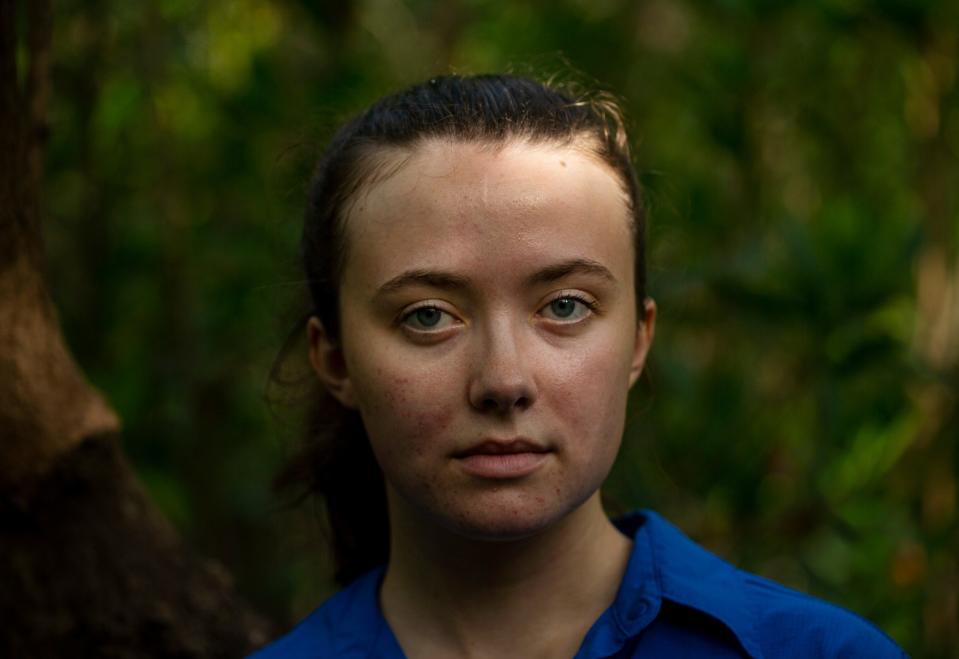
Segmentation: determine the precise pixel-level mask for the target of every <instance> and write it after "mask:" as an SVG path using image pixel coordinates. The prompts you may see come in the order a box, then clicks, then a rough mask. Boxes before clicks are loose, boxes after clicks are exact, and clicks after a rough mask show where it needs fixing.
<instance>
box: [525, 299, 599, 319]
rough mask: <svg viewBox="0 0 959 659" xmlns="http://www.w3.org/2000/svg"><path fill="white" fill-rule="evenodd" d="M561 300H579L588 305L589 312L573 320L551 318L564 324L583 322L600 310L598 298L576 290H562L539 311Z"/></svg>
mask: <svg viewBox="0 0 959 659" xmlns="http://www.w3.org/2000/svg"><path fill="white" fill-rule="evenodd" d="M559 300H573V301H575V302H579V303H580V304H582V305H583V306H585V307H586V309H587V313H586V315H584V316H583V317H582V318H577V319H575V320H572V321H563V320H553V319H550V320H552V322H556V323H560V324H563V325H574V324H576V323H578V322H581V321H583V320H586V319H587V318H589V317H590V316H592V315H593V314H595V313H597V312H598V311H599V303H598V302H597V301H596V300H594V299H593V298H591V297H587V296H585V295H583V294H582V293H579V292H576V291H562V292H560V293H559V294H558V295H556V296H555V297H553V298H552V299H550V300H548V301H547V302H546V303H545V304H544V305H543V306H542V307H540V311H539V312H540V313H542V311H543V309H546V308H548V307H549V306H550V305H551V304H553V303H554V302H557V301H559Z"/></svg>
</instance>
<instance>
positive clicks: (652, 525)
mask: <svg viewBox="0 0 959 659" xmlns="http://www.w3.org/2000/svg"><path fill="white" fill-rule="evenodd" d="M630 517H633V516H630ZM634 519H635V520H636V521H638V524H639V528H638V531H641V532H643V533H645V534H647V536H648V538H649V542H650V545H651V548H652V560H653V562H654V563H655V565H656V576H657V579H658V581H659V587H660V588H661V593H662V598H663V600H666V601H669V602H670V603H672V604H674V605H678V606H679V607H682V608H685V609H686V610H688V611H691V612H695V614H696V615H697V616H701V615H703V614H705V615H706V616H708V617H709V618H712V619H713V620H714V621H716V622H719V623H720V624H721V625H722V626H723V627H725V628H726V629H727V630H728V631H729V632H731V633H732V634H733V635H734V636H735V638H736V639H737V641H738V643H739V645H741V646H742V649H743V650H744V651H745V652H746V654H747V655H748V656H751V657H754V658H755V659H760V658H761V659H791V658H793V657H795V658H796V659H799V658H800V657H801V658H802V659H808V658H815V657H821V658H823V659H827V658H833V657H844V658H846V657H848V658H850V659H854V658H857V657H862V658H864V659H865V658H867V657H868V658H869V659H885V658H887V657H889V658H896V659H901V658H902V657H904V656H905V653H904V652H903V651H902V650H901V649H900V648H899V646H897V645H896V643H895V642H894V641H892V639H890V638H889V637H888V636H886V634H884V633H883V632H882V631H881V630H880V629H879V628H878V627H876V626H875V625H873V624H872V623H870V622H868V621H867V620H865V619H864V618H861V617H860V616H858V615H856V614H854V613H852V612H850V611H848V610H846V609H844V608H842V607H839V606H836V605H834V604H830V603H828V602H825V601H823V600H820V599H817V598H815V597H812V596H810V595H806V594H803V593H800V592H798V591H796V590H793V589H791V588H787V587H785V586H782V585H780V584H777V583H775V582H773V581H770V580H769V579H765V578H763V577H760V576H757V575H754V574H750V573H748V572H745V571H743V570H740V569H738V568H736V567H734V566H732V565H730V564H729V563H727V562H726V561H724V560H722V559H721V558H719V557H718V556H716V555H714V554H712V553H710V552H709V551H707V550H706V549H704V548H703V547H701V546H699V545H697V544H696V543H695V542H693V541H692V540H690V539H689V538H688V537H686V536H685V535H684V534H683V533H682V532H681V531H680V530H679V529H677V528H676V527H675V526H673V525H672V524H670V523H669V522H667V521H666V520H664V519H663V518H662V517H660V516H659V515H657V514H655V513H652V512H648V511H643V512H642V513H641V514H640V515H639V516H637V517H636V518H634ZM634 523H636V522H634ZM638 537H639V536H638V534H637V538H638ZM690 619H692V618H690Z"/></svg>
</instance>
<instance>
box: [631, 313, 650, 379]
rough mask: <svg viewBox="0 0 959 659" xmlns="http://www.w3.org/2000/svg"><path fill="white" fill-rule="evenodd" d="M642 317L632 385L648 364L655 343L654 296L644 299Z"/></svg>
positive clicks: (634, 345) (634, 347) (636, 342)
mask: <svg viewBox="0 0 959 659" xmlns="http://www.w3.org/2000/svg"><path fill="white" fill-rule="evenodd" d="M640 314H641V317H640V318H639V319H637V320H638V322H637V323H636V341H635V343H634V344H633V360H632V364H631V365H630V369H629V386H630V387H632V386H633V385H634V384H636V381H637V380H639V376H640V375H642V373H643V368H644V367H645V365H646V355H647V354H649V347H650V346H651V345H652V343H653V337H654V336H655V334H656V302H655V301H654V300H653V299H652V298H646V299H645V300H643V306H642V308H641V309H640Z"/></svg>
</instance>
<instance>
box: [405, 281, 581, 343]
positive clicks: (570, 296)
mask: <svg viewBox="0 0 959 659" xmlns="http://www.w3.org/2000/svg"><path fill="white" fill-rule="evenodd" d="M559 300H573V301H574V302H579V303H580V304H582V305H583V306H584V307H586V310H587V313H586V314H585V315H583V316H582V317H581V318H576V319H574V320H570V321H564V320H562V319H547V320H549V321H550V322H554V323H557V324H560V325H575V324H576V323H579V322H582V321H583V320H586V319H587V318H589V317H590V316H592V315H594V314H595V313H597V312H598V310H599V304H598V302H597V301H596V300H594V299H592V298H590V297H587V296H585V295H583V294H582V293H578V292H574V291H562V292H560V293H559V294H558V295H556V296H555V297H553V298H551V299H550V300H548V301H547V302H545V303H544V304H543V306H541V307H540V308H539V311H537V313H539V314H541V313H542V312H543V310H544V309H547V308H548V307H549V306H550V305H551V304H553V303H554V302H557V301H559ZM424 309H432V310H435V311H438V312H439V313H440V314H443V315H445V316H448V317H449V318H452V319H453V320H455V321H459V319H458V318H456V316H454V315H453V314H452V313H450V312H449V311H446V310H445V309H443V308H442V307H440V306H438V305H436V304H431V303H429V302H426V303H424V304H420V305H418V306H415V307H413V308H412V309H409V310H408V311H405V312H403V313H402V314H400V316H399V317H398V318H397V321H396V323H397V325H400V326H403V327H405V328H406V329H408V330H410V331H412V332H416V333H418V334H423V335H425V334H438V333H439V332H440V331H441V330H442V329H446V328H445V327H443V328H439V329H433V330H431V329H420V328H416V327H410V326H409V324H408V321H409V319H410V318H412V317H413V315H414V314H416V313H417V312H419V311H423V310H424ZM441 320H442V318H441ZM459 322H460V323H462V321H459Z"/></svg>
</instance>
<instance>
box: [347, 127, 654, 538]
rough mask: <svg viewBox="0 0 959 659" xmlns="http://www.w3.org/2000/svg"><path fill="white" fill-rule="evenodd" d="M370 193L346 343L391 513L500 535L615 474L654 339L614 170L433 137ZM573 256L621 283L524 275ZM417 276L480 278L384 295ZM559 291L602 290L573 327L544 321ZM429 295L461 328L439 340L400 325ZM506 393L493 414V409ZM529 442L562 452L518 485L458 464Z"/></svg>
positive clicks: (353, 222) (576, 152) (354, 267)
mask: <svg viewBox="0 0 959 659" xmlns="http://www.w3.org/2000/svg"><path fill="white" fill-rule="evenodd" d="M407 155H409V154H403V157H406V156H407ZM557 162H558V164H559V165H560V166H557ZM361 195H362V203H357V204H356V206H354V209H353V212H352V213H351V215H350V216H349V218H348V223H347V238H348V241H349V244H350V251H349V260H348V262H347V264H346V267H345V271H344V276H343V282H342V288H341V295H340V297H341V300H342V302H341V324H342V329H343V331H342V336H343V337H344V338H343V345H342V350H343V356H344V359H345V364H346V372H347V383H348V386H349V387H350V389H351V391H352V392H353V396H354V399H355V405H356V407H357V408H358V409H359V411H360V414H361V416H362V418H363V421H364V424H365V426H366V429H367V432H368V434H369V437H370V441H371V443H372V446H373V450H374V453H375V455H376V457H377V460H378V461H379V463H380V466H381V468H382V470H383V473H384V476H385V478H386V479H387V482H388V485H389V486H390V487H389V488H388V492H389V496H390V497H391V501H390V511H391V515H393V516H394V517H395V516H397V515H401V516H406V517H409V518H410V519H413V518H417V519H424V518H425V519H428V520H431V523H435V524H437V525H439V526H441V527H443V528H446V529H449V530H452V531H454V532H456V533H458V534H461V535H464V536H467V537H471V538H477V539H503V540H506V539H511V538H520V537H526V536H529V535H531V534H534V533H536V532H537V531H539V530H541V529H543V528H546V527H548V526H549V525H551V524H553V523H555V522H556V521H557V520H559V519H562V518H563V517H564V516H566V515H567V514H569V512H570V511H572V510H574V509H576V508H577V507H578V506H580V505H582V504H583V503H584V502H585V501H586V500H588V499H589V498H590V497H593V496H595V495H596V493H597V491H598V489H599V487H600V485H601V484H602V482H603V480H604V479H605V478H606V476H607V474H608V472H609V469H610V468H611V466H612V464H613V461H614V459H615V456H616V453H617V451H618V449H619V444H620V437H621V435H622V431H623V424H624V418H625V409H626V398H627V392H628V390H629V387H630V386H631V385H632V383H633V382H634V381H635V379H636V377H637V376H638V374H639V370H640V369H641V367H642V360H643V358H644V357H645V350H646V348H647V347H648V343H643V341H642V340H641V339H642V337H643V335H642V333H641V332H638V331H637V327H638V324H637V316H636V308H635V296H634V288H633V278H632V277H633V251H632V241H631V235H630V230H629V224H628V214H627V210H626V205H625V203H624V195H623V192H622V189H621V186H620V184H619V182H618V181H617V180H616V178H615V175H614V174H613V173H612V171H611V170H610V169H609V168H608V167H607V166H605V165H603V164H601V163H599V162H598V161H597V160H596V159H595V158H593V157H591V156H589V155H588V154H586V153H584V152H583V151H582V150H581V149H577V148H573V147H559V146H549V145H541V146H534V145H528V144H509V145H506V146H503V147H502V148H497V149H494V148H490V147H489V146H478V145H471V144H464V143H455V142H454V143H450V142H443V141H432V142H426V143H424V144H422V145H420V146H418V147H417V148H416V149H415V150H414V151H413V153H412V156H411V157H410V158H409V160H408V162H407V163H406V164H405V165H403V166H402V167H400V168H399V170H398V171H397V172H396V173H395V174H394V175H393V176H391V177H389V178H387V179H386V180H383V181H379V182H377V183H375V184H373V185H372V186H371V187H370V188H369V189H368V190H365V191H364V192H362V193H361ZM577 258H579V259H589V260H592V261H595V262H598V263H600V264H602V265H603V266H605V267H606V268H607V269H608V270H609V271H610V272H611V273H612V275H613V278H614V281H613V282H606V281H605V280H603V281H600V280H599V278H597V277H596V276H585V275H572V276H570V277H568V278H565V279H563V280H561V281H559V282H550V283H546V284H537V285H531V284H529V282H528V281H527V277H528V275H529V274H531V273H533V272H535V271H537V270H539V269H542V268H544V267H547V266H550V265H553V264H555V263H557V262H562V261H564V260H569V259H577ZM416 269H421V270H424V269H425V270H439V271H444V272H452V273H455V274H457V275H459V276H462V277H465V278H468V279H469V281H470V284H469V287H468V288H467V289H466V290H456V291H450V290H446V289H438V288H433V287H430V286H423V285H418V286H415V287H410V288H407V289H403V290H401V291H399V292H397V293H395V294H392V295H391V296H390V297H389V299H388V302H383V301H382V300H377V299H376V292H377V290H378V288H379V287H380V286H381V285H382V284H383V283H384V282H386V281H388V280H390V279H391V278H393V277H395V276H397V275H398V274H401V273H403V272H406V271H409V270H416ZM560 291H573V292H577V291H583V292H585V293H587V294H589V295H591V296H593V297H595V298H596V299H597V301H598V303H599V311H598V312H597V313H596V314H595V315H593V316H591V317H589V318H587V319H586V320H584V321H582V322H580V323H578V324H576V325H575V327H571V326H559V325H557V324H556V323H550V322H548V321H546V320H545V319H544V316H543V312H542V310H543V307H544V305H545V304H546V303H548V302H549V299H550V298H549V296H550V295H554V294H556V293H557V292H560ZM424 300H431V301H439V302H441V303H442V304H443V305H444V306H443V307H442V308H443V310H444V311H445V312H447V313H449V314H450V315H451V317H454V318H455V319H456V321H457V322H456V324H455V325H454V326H453V327H452V329H451V330H449V331H445V330H444V332H445V333H444V334H443V336H442V338H441V339H439V340H434V341H431V342H428V343H424V342H417V341H416V340H413V339H411V338H410V335H409V334H408V333H407V332H405V331H404V329H403V328H402V327H401V326H400V324H398V323H397V318H398V317H400V316H401V315H402V313H403V311H404V309H408V308H409V307H410V305H413V304H416V303H421V302H422V301H424ZM493 399H495V400H497V401H500V402H501V404H500V405H499V406H498V407H496V408H495V409H493V408H490V406H489V405H488V404H487V403H484V402H483V401H489V400H493ZM517 436H522V437H527V438H529V439H531V440H532V441H535V442H538V443H540V444H541V445H543V446H546V447H548V448H549V449H550V450H551V451H552V452H551V453H550V455H549V457H548V459H547V460H546V462H545V463H544V464H543V465H542V466H541V467H540V468H539V469H537V470H536V471H534V472H533V473H532V474H530V475H528V476H525V477H522V478H516V479H510V480H492V479H483V478H478V477H476V476H474V475H471V474H469V473H467V472H465V471H464V470H463V469H462V467H461V465H460V464H458V462H457V460H456V459H455V458H454V457H453V454H454V453H456V452H459V451H463V450H464V449H467V448H469V447H470V446H473V445H475V444H476V443H478V442H481V441H483V440H484V439H486V438H512V437H517ZM397 521H400V520H395V519H394V523H395V522H397Z"/></svg>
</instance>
